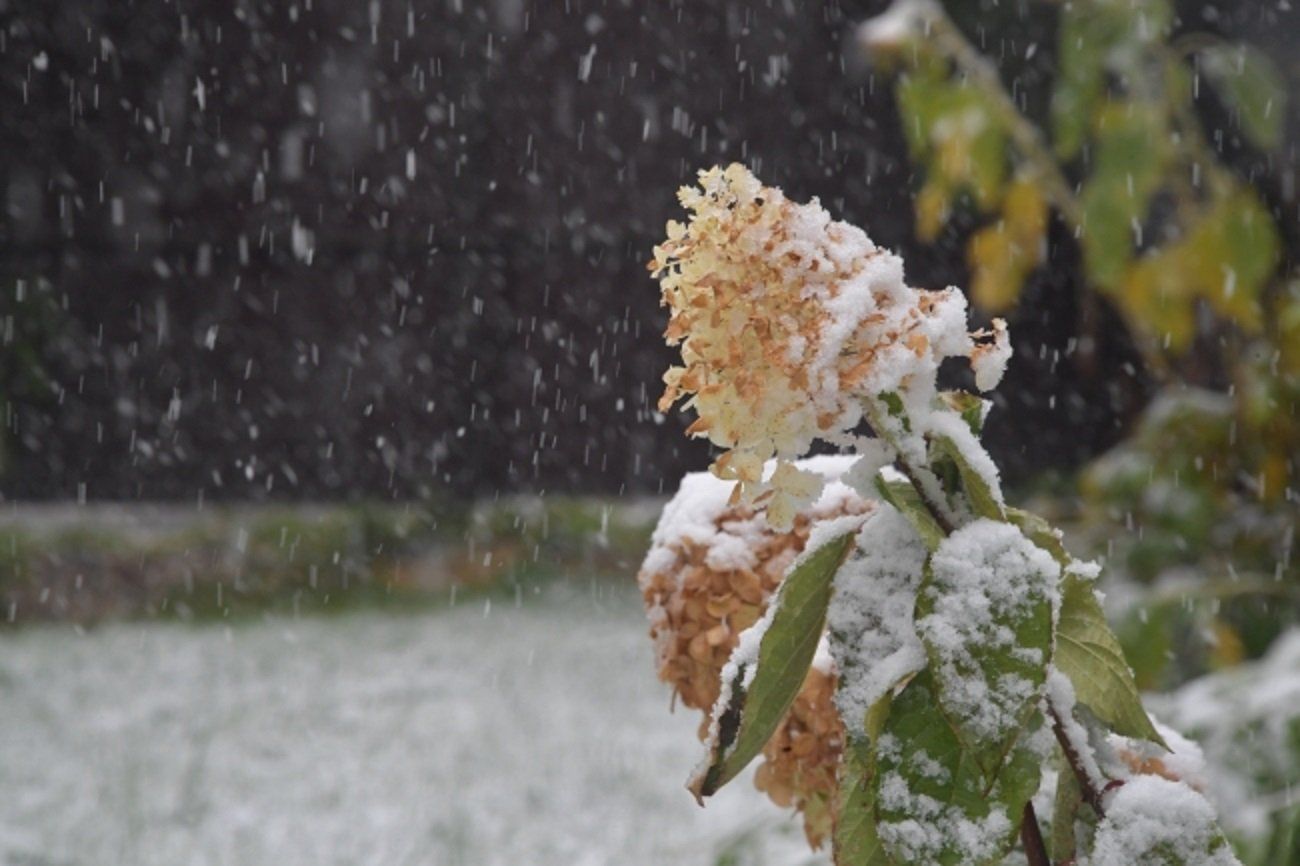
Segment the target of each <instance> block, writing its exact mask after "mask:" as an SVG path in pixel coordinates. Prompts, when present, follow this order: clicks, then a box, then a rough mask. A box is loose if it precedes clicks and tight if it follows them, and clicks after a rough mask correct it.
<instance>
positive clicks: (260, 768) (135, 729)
mask: <svg viewBox="0 0 1300 866" xmlns="http://www.w3.org/2000/svg"><path fill="white" fill-rule="evenodd" d="M650 653H651V647H650V641H649V640H648V639H647V637H646V635H645V627H644V619H643V618H642V614H641V611H640V609H639V606H638V605H637V602H636V599H635V598H634V597H632V596H631V595H630V594H629V593H623V592H619V593H614V594H612V595H611V594H610V593H609V591H608V590H604V591H599V590H596V589H592V590H590V591H585V592H580V591H577V590H562V589H557V590H553V591H551V592H549V593H547V594H546V595H545V596H543V597H541V598H539V599H535V600H533V601H531V602H528V603H526V604H524V605H523V606H522V607H516V606H515V605H513V604H511V603H509V602H503V601H502V600H501V599H496V600H494V601H493V602H492V603H491V605H490V606H489V605H487V604H485V602H484V601H483V600H481V599H480V600H478V601H475V602H467V603H462V604H461V605H459V606H458V607H456V608H452V609H448V610H442V611H433V612H428V613H421V614H412V615H408V616H400V615H398V616H394V615H391V614H379V613H358V614H352V615H348V616H343V617H338V618H319V619H310V620H302V621H287V620H274V621H265V622H248V623H240V624H234V625H231V626H224V625H211V626H199V627H193V626H189V627H187V626H182V625H175V624H123V625H114V626H109V627H104V628H100V629H95V630H92V631H90V632H89V633H85V634H79V633H77V632H75V631H73V630H72V629H70V628H69V627H66V626H63V627H41V628H29V629H24V630H21V631H18V632H15V633H11V634H8V635H4V636H0V791H2V792H3V794H2V795H0V863H3V864H6V866H36V864H42V866H53V864H60V866H63V864H68V866H71V864H105V863H124V864H126V863H129V864H136V866H150V864H167V866H177V864H195V866H199V864H202V866H208V864H231V866H236V864H237V866H260V864H275V866H295V864H311V866H319V864H438V866H459V864H465V866H493V864H510V866H549V864H564V866H596V864H619V866H636V864H656V866H658V864H674V866H693V864H710V866H712V864H729V866H741V864H764V863H768V864H782V866H788V864H803V863H805V862H808V861H809V857H808V855H807V849H806V848H805V847H804V846H803V843H802V835H801V833H800V831H799V829H798V828H797V826H796V825H795V823H794V822H793V821H791V820H789V819H787V818H784V817H783V816H782V813H780V812H778V811H777V810H776V809H775V807H773V806H771V805H770V804H768V803H767V802H766V800H764V799H763V798H762V797H761V795H759V794H758V793H757V792H756V791H754V790H753V788H752V786H751V785H750V784H749V782H748V780H747V779H746V780H741V781H740V782H738V783H737V784H735V785H734V786H733V787H732V788H730V789H728V790H726V791H724V792H722V793H721V794H720V795H719V796H718V797H716V798H715V799H714V800H713V801H712V802H711V803H710V804H709V807H708V808H707V809H700V808H699V807H697V806H696V805H695V804H694V802H693V801H692V799H691V798H690V795H689V794H687V792H686V791H685V790H684V788H683V782H684V780H685V779H686V777H687V775H688V773H689V771H690V769H691V767H692V765H693V764H694V762H695V761H696V759H697V758H698V757H699V747H698V745H697V743H696V740H695V737H694V729H695V725H696V719H695V717H694V714H690V713H685V712H679V713H677V714H676V715H672V714H670V713H669V709H668V695H667V692H666V689H665V687H664V686H662V685H660V684H659V683H658V682H657V681H656V680H655V678H654V673H653V666H652V661H651V655H650ZM812 862H821V861H812Z"/></svg>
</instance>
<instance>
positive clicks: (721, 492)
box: [638, 457, 874, 845]
mask: <svg viewBox="0 0 1300 866" xmlns="http://www.w3.org/2000/svg"><path fill="white" fill-rule="evenodd" d="M854 459H855V458H853V457H820V458H813V459H811V460H805V461H801V462H800V463H799V464H797V466H796V468H797V469H798V471H800V472H806V473H808V474H811V475H814V476H816V477H817V478H818V479H819V480H821V479H829V480H830V483H829V484H828V485H827V487H826V489H825V490H824V492H823V493H822V495H821V497H820V499H819V500H818V501H817V502H816V503H815V504H814V505H812V506H810V507H807V508H805V509H803V510H802V511H801V512H800V513H798V514H797V515H796V516H795V517H794V518H793V520H792V527H791V529H790V530H788V531H784V532H780V531H777V530H775V529H773V527H772V526H771V524H770V523H769V522H768V521H767V520H766V519H765V515H764V514H763V509H762V508H761V507H759V508H754V507H751V506H747V505H732V504H729V498H730V493H731V488H730V485H728V484H726V483H724V482H722V481H719V480H718V479H717V478H715V477H713V476H711V475H709V474H707V473H695V474H692V475H688V476H687V477H686V478H685V479H683V481H682V486H681V490H680V491H679V492H678V494H677V495H676V496H675V497H674V498H673V500H672V502H670V503H669V504H668V506H667V507H666V508H665V509H664V514H663V517H662V518H661V519H660V522H659V526H658V528H657V529H656V530H655V535H654V540H653V544H652V546H651V549H650V552H649V554H648V555H647V556H646V560H645V564H644V565H643V566H642V568H641V572H640V574H639V576H638V580H639V582H640V586H641V591H642V595H643V597H644V600H645V604H646V609H647V611H648V612H649V616H650V622H651V626H650V633H651V636H652V637H653V638H654V640H655V648H656V656H657V663H658V667H659V677H660V679H662V680H664V681H665V682H668V683H669V684H671V685H672V687H673V693H674V697H675V698H676V699H680V700H681V702H682V703H684V704H685V705H686V706H688V707H691V708H692V709H697V710H702V711H703V712H704V714H705V715H704V717H703V719H702V721H701V724H700V737H701V739H704V738H705V735H706V733H707V731H708V726H709V718H708V713H709V711H710V710H711V709H712V708H713V706H714V704H715V703H716V701H717V698H718V692H719V690H720V686H721V682H720V676H721V672H722V668H723V666H724V665H725V664H726V663H727V660H728V658H730V656H731V653H732V650H734V649H735V647H736V643H737V640H738V638H739V636H740V633H741V632H742V631H744V630H745V629H746V628H748V627H749V626H751V625H753V624H754V622H755V621H757V620H758V619H759V617H761V616H762V614H763V611H764V609H765V608H766V606H767V602H768V600H769V599H770V598H771V596H772V594H773V593H774V592H775V591H776V589H777V587H778V586H779V585H780V583H781V578H782V576H783V575H784V574H785V572H786V570H787V569H788V568H789V566H790V564H791V563H792V562H793V561H794V560H795V558H796V557H797V556H798V555H799V553H800V552H801V551H802V550H803V548H804V545H805V544H806V543H807V541H808V535H809V532H810V531H811V529H812V526H813V524H814V523H816V522H817V521H820V520H824V519H829V518H834V517H840V516H843V515H850V514H861V515H866V514H869V513H871V511H872V510H873V508H874V505H873V503H872V502H869V501H867V500H864V499H863V498H862V497H860V496H859V495H858V494H856V493H855V492H854V491H853V490H852V489H851V488H850V487H848V486H847V485H845V484H843V483H840V482H839V481H838V478H839V477H840V475H841V474H842V473H843V472H844V471H845V470H846V469H848V467H849V466H851V465H852V464H853V462H854ZM835 685H836V677H835V673H834V670H833V666H832V664H831V662H830V660H829V657H828V656H827V654H825V653H822V654H820V658H819V661H818V663H817V664H816V665H814V667H813V669H812V670H811V671H810V672H809V674H808V677H807V679H806V680H805V681H804V685H803V688H802V691H801V692H800V693H799V696H798V697H797V698H796V700H795V703H794V706H793V707H791V709H790V711H789V713H788V714H787V716H786V718H785V719H784V720H783V721H782V723H781V725H780V727H779V728H778V729H777V731H776V733H775V734H774V735H773V736H772V738H771V740H770V741H769V742H768V744H767V746H766V748H765V749H764V752H763V754H764V762H763V763H762V764H761V765H760V766H759V768H758V771H757V773H756V775H755V777H754V780H755V784H756V785H757V786H758V787H759V788H760V789H761V790H763V791H764V792H766V793H767V794H768V796H769V797H770V798H771V799H772V800H773V801H774V802H776V803H777V804H778V805H781V806H794V807H795V808H797V809H799V810H800V811H802V812H803V815H804V822H805V829H806V831H807V834H808V838H809V841H810V842H812V843H813V844H814V845H816V844H818V843H820V842H821V841H822V839H823V838H824V837H825V835H826V834H827V833H828V832H829V830H830V816H831V809H830V805H831V798H832V797H833V796H834V793H835V774H836V770H837V767H838V764H839V755H840V750H841V749H842V747H843V741H844V729H843V725H842V724H841V722H840V719H839V715H838V714H837V712H836V711H835V707H834V704H833V702H832V696H833V694H834V692H835Z"/></svg>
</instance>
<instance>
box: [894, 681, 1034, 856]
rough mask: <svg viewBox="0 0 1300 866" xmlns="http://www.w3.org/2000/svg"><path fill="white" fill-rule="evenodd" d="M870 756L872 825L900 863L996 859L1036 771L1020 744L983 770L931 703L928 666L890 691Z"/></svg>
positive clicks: (1011, 835)
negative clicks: (994, 767) (992, 770)
mask: <svg viewBox="0 0 1300 866" xmlns="http://www.w3.org/2000/svg"><path fill="white" fill-rule="evenodd" d="M876 760H877V765H876V774H875V784H874V786H873V787H874V795H875V804H876V821H877V825H876V831H877V835H878V838H879V840H880V842H881V843H882V844H883V845H884V848H885V850H886V852H888V854H889V855H890V856H892V857H893V858H894V860H895V861H897V862H898V863H900V864H901V863H907V864H942V866H957V864H961V866H981V864H988V863H996V862H999V861H1000V860H1001V858H1002V857H1004V856H1005V855H1006V853H1007V852H1008V851H1010V849H1011V847H1012V845H1013V844H1014V842H1015V838H1016V831H1017V828H1018V826H1019V823H1020V816H1021V813H1022V812H1023V811H1024V807H1025V803H1026V802H1027V801H1028V800H1029V798H1030V797H1031V796H1033V794H1034V792H1035V791H1036V790H1037V789H1038V784H1039V780H1040V777H1041V771H1040V768H1039V766H1038V763H1039V762H1038V759H1037V758H1036V757H1035V756H1033V755H1032V754H1029V753H1028V752H1026V751H1025V750H1023V749H1016V751H1015V753H1014V754H1013V755H1012V756H1011V758H1010V760H1008V761H1007V762H1006V764H1005V765H1004V766H1003V767H1002V768H1001V770H1000V772H999V773H998V774H997V775H996V776H993V777H988V776H986V774H985V772H984V770H983V769H982V768H981V767H980V765H979V762H978V761H977V760H976V759H975V757H974V756H973V755H972V754H971V753H970V752H968V751H967V750H966V749H965V748H963V746H962V744H961V742H960V741H959V740H958V738H957V735H956V734H955V733H954V732H953V729H952V728H951V727H950V726H949V724H948V722H947V720H946V719H945V718H944V716H943V714H942V713H941V712H940V711H939V708H938V705H937V704H936V698H935V687H934V683H933V681H932V679H931V677H930V674H929V673H928V672H923V673H921V674H918V675H917V676H916V677H915V678H914V679H913V680H912V681H911V682H910V683H908V684H907V686H905V687H904V688H903V691H902V692H901V693H900V694H899V695H898V696H897V697H896V698H894V702H893V705H892V706H891V708H890V712H889V718H888V719H887V720H886V722H885V725H884V728H883V730H882V733H881V736H880V740H879V745H878V748H877V759H876Z"/></svg>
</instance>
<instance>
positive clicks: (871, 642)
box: [826, 505, 929, 739]
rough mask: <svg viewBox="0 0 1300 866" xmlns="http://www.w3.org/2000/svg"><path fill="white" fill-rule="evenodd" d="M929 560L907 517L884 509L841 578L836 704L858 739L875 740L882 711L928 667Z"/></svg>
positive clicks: (833, 621)
mask: <svg viewBox="0 0 1300 866" xmlns="http://www.w3.org/2000/svg"><path fill="white" fill-rule="evenodd" d="M928 557H929V551H928V550H927V548H926V546H925V544H924V543H923V542H922V541H921V539H920V537H919V536H918V535H917V533H916V531H915V530H914V529H913V528H912V525H911V524H910V523H908V521H907V518H905V517H904V516H903V515H901V514H899V513H898V511H897V510H896V509H894V508H891V507H889V506H888V505H881V506H880V509H879V510H878V511H877V512H876V513H875V514H874V515H872V516H871V517H870V518H868V519H867V522H866V523H865V524H863V526H862V529H861V530H860V531H859V532H858V537H857V547H856V549H855V550H854V551H853V552H852V553H850V554H849V557H848V559H846V560H845V562H844V565H842V566H841V567H840V570H839V572H838V573H837V574H836V575H835V592H834V595H833V596H832V598H831V605H830V610H829V611H828V612H827V614H826V637H827V640H828V642H829V644H830V650H831V657H832V658H834V659H835V666H836V668H837V669H838V671H839V685H838V687H837V688H836V691H835V706H836V709H837V710H839V714H840V717H841V718H842V719H843V720H844V728H845V732H846V734H847V735H848V736H849V737H850V738H851V739H863V738H868V737H872V736H873V734H872V733H871V731H870V730H869V728H868V727H867V718H868V716H869V715H870V714H871V713H872V712H873V711H874V709H875V707H876V705H877V704H879V702H880V701H881V700H882V699H884V698H886V697H888V696H889V695H892V694H893V693H894V689H896V688H897V687H898V685H899V684H900V683H902V682H905V681H906V680H907V678H908V677H910V676H912V675H913V674H915V673H916V672H918V671H920V670H922V669H923V668H924V667H925V665H926V658H925V648H924V647H923V646H921V639H920V638H918V637H917V636H916V626H915V624H914V623H913V615H914V613H915V611H916V592H917V590H918V589H920V586H921V575H922V572H923V571H924V570H925V561H926V559H927V558H928Z"/></svg>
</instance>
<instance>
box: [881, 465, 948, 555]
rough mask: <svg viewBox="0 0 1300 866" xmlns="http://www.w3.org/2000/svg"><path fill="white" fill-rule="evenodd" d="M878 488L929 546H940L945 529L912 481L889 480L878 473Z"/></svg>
mask: <svg viewBox="0 0 1300 866" xmlns="http://www.w3.org/2000/svg"><path fill="white" fill-rule="evenodd" d="M876 490H878V491H879V492H880V496H881V498H883V499H884V500H885V501H886V502H888V503H889V504H890V505H892V506H894V507H895V508H897V509H898V510H899V511H900V512H902V514H903V516H904V517H906V518H907V522H908V523H910V524H912V528H913V529H915V530H916V534H917V535H919V536H921V540H922V541H924V542H925V546H926V547H927V548H929V549H930V550H934V549H935V548H937V547H938V546H939V544H940V542H942V541H943V539H944V532H943V529H942V528H941V527H940V526H939V524H938V523H936V522H935V519H934V517H933V516H932V515H931V514H930V509H929V508H927V507H926V505H925V502H924V501H922V499H921V494H920V493H918V492H917V490H916V488H915V487H913V486H912V482H910V481H905V480H887V479H886V478H885V476H884V475H877V476H876Z"/></svg>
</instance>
